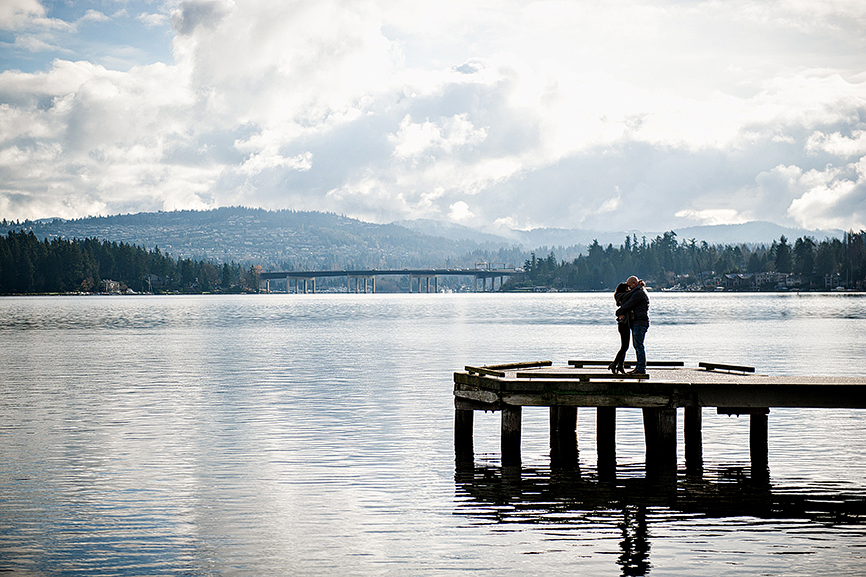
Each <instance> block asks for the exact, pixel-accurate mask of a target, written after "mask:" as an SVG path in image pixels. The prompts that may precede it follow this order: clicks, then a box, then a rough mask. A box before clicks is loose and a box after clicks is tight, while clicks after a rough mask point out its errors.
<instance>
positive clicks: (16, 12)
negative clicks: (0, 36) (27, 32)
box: [0, 0, 45, 30]
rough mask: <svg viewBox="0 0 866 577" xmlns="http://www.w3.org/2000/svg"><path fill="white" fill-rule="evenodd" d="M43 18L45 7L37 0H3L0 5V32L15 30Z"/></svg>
mask: <svg viewBox="0 0 866 577" xmlns="http://www.w3.org/2000/svg"><path fill="white" fill-rule="evenodd" d="M44 16H45V7H44V6H42V3H41V2H39V0H4V1H3V2H2V3H0V30H15V29H17V28H20V27H22V26H24V25H25V24H26V23H27V22H29V21H32V20H33V19H35V18H43V17H44Z"/></svg>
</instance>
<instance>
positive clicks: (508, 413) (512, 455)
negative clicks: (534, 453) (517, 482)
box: [500, 404, 522, 467]
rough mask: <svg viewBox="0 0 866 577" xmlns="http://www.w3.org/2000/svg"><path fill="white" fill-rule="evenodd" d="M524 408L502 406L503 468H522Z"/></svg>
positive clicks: (501, 441)
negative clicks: (521, 436) (522, 417)
mask: <svg viewBox="0 0 866 577" xmlns="http://www.w3.org/2000/svg"><path fill="white" fill-rule="evenodd" d="M521 416H522V407H520V406H519V405H505V404H503V405H502V437H501V439H500V443H501V447H502V466H503V467H519V466H520V427H521Z"/></svg>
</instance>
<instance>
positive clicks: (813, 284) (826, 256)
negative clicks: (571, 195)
mask: <svg viewBox="0 0 866 577" xmlns="http://www.w3.org/2000/svg"><path fill="white" fill-rule="evenodd" d="M524 271H525V272H524V275H523V277H522V278H518V277H515V278H514V279H513V280H510V281H509V282H507V283H506V284H505V287H504V288H505V290H508V289H521V288H524V289H525V288H530V287H546V288H553V289H557V290H612V289H614V288H615V287H616V285H617V284H618V283H620V282H622V281H623V280H625V279H626V278H628V277H629V276H631V275H636V276H638V277H640V278H642V279H645V280H647V281H648V282H650V283H652V284H653V286H656V287H659V288H663V287H671V286H674V285H677V284H679V285H680V286H683V287H684V288H685V287H687V286H688V287H691V288H703V287H706V286H711V285H712V284H713V283H723V282H724V278H725V276H726V275H754V276H751V277H750V278H751V279H753V283H752V284H751V285H749V286H750V288H752V287H753V288H757V289H764V290H771V289H773V288H775V287H776V283H777V282H778V281H777V280H775V279H774V277H773V276H771V275H770V276H768V275H760V274H759V273H767V272H776V273H780V275H776V276H775V278H778V277H779V276H785V277H788V276H790V277H792V278H796V284H795V285H794V286H796V287H797V288H800V289H805V290H810V289H811V290H816V289H817V290H820V289H824V288H826V286H827V285H826V282H825V281H826V280H827V279H828V278H829V277H834V276H835V278H836V283H838V284H839V285H841V286H847V287H850V288H857V289H860V290H863V289H866V231H860V232H859V233H854V232H847V233H845V234H844V236H843V238H842V239H839V238H827V239H825V240H823V241H820V242H819V241H817V240H816V239H814V238H812V237H808V236H804V237H801V238H798V239H796V240H795V241H794V243H793V244H791V243H790V242H789V240H788V239H787V238H785V236H782V237H781V238H779V240H778V241H773V243H772V244H771V245H770V246H766V245H758V246H751V247H750V246H749V245H747V244H739V245H710V244H708V243H707V242H705V241H702V242H697V241H696V240H695V239H693V238H691V239H686V240H683V241H680V242H678V241H677V234H676V233H675V232H673V231H670V232H666V233H664V234H663V235H659V236H656V237H655V238H654V239H651V240H649V241H647V239H646V238H645V237H643V238H642V239H641V240H640V241H638V238H637V236H636V235H632V236H626V237H625V241H624V242H623V243H622V244H621V245H620V246H619V247H615V246H613V245H612V244H608V245H607V246H606V247H605V246H602V245H600V244H599V243H598V241H594V242H593V243H592V245H590V247H589V249H588V250H587V252H586V254H581V255H578V256H577V257H576V258H574V259H573V260H572V261H571V262H566V261H557V259H556V256H555V254H554V252H553V251H551V252H550V253H549V254H548V255H547V257H542V258H538V257H537V256H536V255H535V253H532V254H531V256H530V258H529V259H527V260H526V261H525V262H524ZM759 278H770V279H774V280H772V281H769V282H766V283H765V284H764V285H763V286H762V285H761V283H760V282H757V281H754V279H759Z"/></svg>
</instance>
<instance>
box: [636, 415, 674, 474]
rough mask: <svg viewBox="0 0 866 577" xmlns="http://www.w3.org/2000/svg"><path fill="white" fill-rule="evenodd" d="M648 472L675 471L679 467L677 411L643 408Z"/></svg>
mask: <svg viewBox="0 0 866 577" xmlns="http://www.w3.org/2000/svg"><path fill="white" fill-rule="evenodd" d="M643 425H644V439H645V443H646V467H647V472H668V471H671V470H673V471H675V470H676V467H677V411H676V409H668V408H646V409H643Z"/></svg>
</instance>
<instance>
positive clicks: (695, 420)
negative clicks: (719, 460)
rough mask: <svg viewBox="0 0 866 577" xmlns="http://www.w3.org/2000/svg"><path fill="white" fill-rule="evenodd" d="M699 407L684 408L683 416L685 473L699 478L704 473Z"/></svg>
mask: <svg viewBox="0 0 866 577" xmlns="http://www.w3.org/2000/svg"><path fill="white" fill-rule="evenodd" d="M701 411H702V409H701V407H686V408H685V414H684V416H683V441H684V442H685V450H686V472H687V473H688V474H689V475H697V476H700V475H702V474H703V471H704V454H703V451H704V448H703V439H702V437H701V425H702V413H701Z"/></svg>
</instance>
